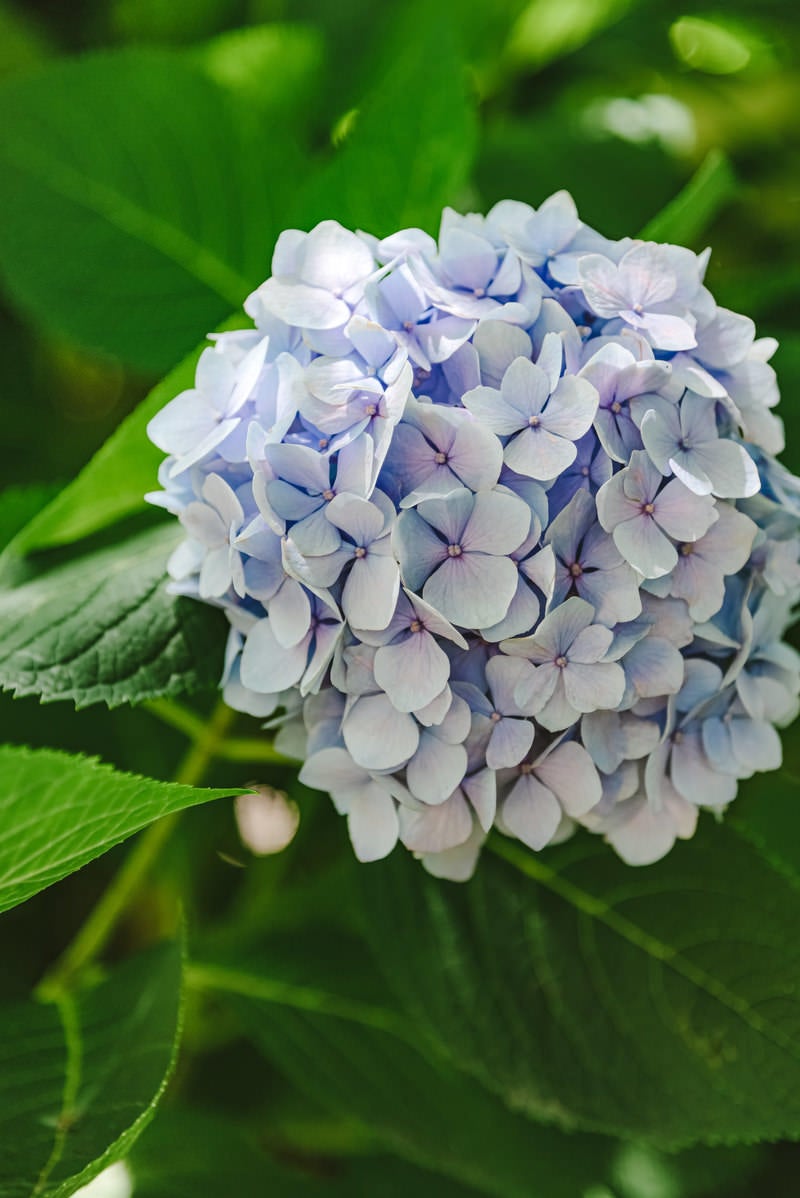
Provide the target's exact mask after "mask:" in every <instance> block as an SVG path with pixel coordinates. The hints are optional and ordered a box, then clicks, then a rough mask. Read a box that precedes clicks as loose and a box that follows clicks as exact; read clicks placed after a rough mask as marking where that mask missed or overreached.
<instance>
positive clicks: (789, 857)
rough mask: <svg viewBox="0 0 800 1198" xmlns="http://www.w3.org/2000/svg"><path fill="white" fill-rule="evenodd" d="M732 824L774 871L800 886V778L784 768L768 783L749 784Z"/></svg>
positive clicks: (743, 788) (732, 818) (744, 787)
mask: <svg viewBox="0 0 800 1198" xmlns="http://www.w3.org/2000/svg"><path fill="white" fill-rule="evenodd" d="M788 747H789V746H788V745H787V748H788ZM729 822H730V824H731V827H733V828H734V829H735V830H736V831H737V832H738V833H739V835H740V836H742V837H744V839H745V840H747V841H748V842H749V843H750V844H752V845H754V846H755V848H756V849H757V850H758V851H759V853H760V854H761V855H762V856H763V857H764V858H765V859H766V860H767V861H769V863H770V865H772V866H773V868H774V869H776V870H778V871H779V872H780V873H782V874H784V876H785V877H786V878H787V879H789V881H791V882H792V883H793V884H794V885H795V886H800V778H797V777H796V776H795V775H793V774H790V773H789V772H788V771H787V770H785V769H783V770H780V771H779V772H778V773H775V774H771V775H770V777H769V780H768V781H765V780H764V779H761V778H759V779H757V780H753V781H751V782H746V783H745V784H744V785H743V787H742V794H741V795H740V796H739V797H738V798H737V800H736V806H735V807H734V808H733V810H732V811H731V814H730V816H729Z"/></svg>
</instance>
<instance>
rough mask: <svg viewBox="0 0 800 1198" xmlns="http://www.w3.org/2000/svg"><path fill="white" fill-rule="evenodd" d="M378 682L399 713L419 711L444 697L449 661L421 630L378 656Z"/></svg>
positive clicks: (380, 652)
mask: <svg viewBox="0 0 800 1198" xmlns="http://www.w3.org/2000/svg"><path fill="white" fill-rule="evenodd" d="M374 669H375V681H376V682H377V684H378V686H379V687H380V688H381V690H383V691H385V692H386V694H387V695H388V696H389V698H390V699H391V701H392V703H393V704H394V705H395V707H396V708H397V709H398V711H416V710H417V709H418V708H422V707H426V706H427V704H428V703H431V702H433V700H434V699H435V698H436V696H437V695H440V694H441V693H442V690H443V688H444V687H445V685H446V683H447V680H448V678H449V676H450V661H449V659H448V657H447V654H446V653H445V652H444V650H443V649H441V648H440V646H439V645H438V644H437V643H436V640H435V639H434V637H432V636H431V635H430V633H429V632H426V631H425V630H424V629H422V630H421V631H420V632H417V633H412V634H411V635H410V636H409V637H407V638H406V639H404V640H402V641H399V642H398V643H397V644H395V645H384V646H383V647H382V648H380V649H378V651H377V653H376V654H375V663H374Z"/></svg>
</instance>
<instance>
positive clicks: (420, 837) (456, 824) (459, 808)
mask: <svg viewBox="0 0 800 1198" xmlns="http://www.w3.org/2000/svg"><path fill="white" fill-rule="evenodd" d="M399 814H400V839H401V840H402V842H403V844H404V845H405V846H406V848H407V849H411V851H412V852H415V853H441V852H444V851H445V850H447V849H453V848H455V847H456V846H457V845H461V844H464V842H465V841H466V840H467V839H468V838H469V836H470V834H471V832H472V813H471V812H470V809H469V807H468V805H467V800H466V799H465V798H464V795H463V794H462V793H461V791H460V790H456V791H454V792H453V794H452V795H450V797H449V798H448V799H447V800H446V802H444V803H439V804H437V805H436V806H433V807H431V806H426V807H423V808H422V809H421V810H420V811H412V810H410V809H409V808H407V807H401V808H400V813H399Z"/></svg>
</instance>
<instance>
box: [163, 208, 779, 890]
mask: <svg viewBox="0 0 800 1198" xmlns="http://www.w3.org/2000/svg"><path fill="white" fill-rule="evenodd" d="M708 259H709V254H708V252H705V253H703V254H701V255H699V256H698V255H696V254H694V253H693V252H691V251H690V250H688V249H684V248H683V247H680V246H674V245H659V244H655V243H652V242H644V241H641V240H635V239H630V238H625V239H622V240H620V241H616V242H615V241H610V240H608V239H606V238H604V237H603V236H602V235H601V234H600V233H598V232H596V231H595V230H593V229H591V228H589V227H588V226H587V225H585V224H584V223H582V222H581V220H580V218H579V216H578V213H577V210H576V208H575V204H574V202H573V201H572V198H571V197H570V196H569V195H568V194H567V193H566V192H558V193H557V194H556V195H554V196H551V197H550V198H549V199H547V200H545V201H544V203H543V204H542V205H541V206H540V207H539V208H538V209H536V208H533V207H531V206H530V205H528V204H523V203H518V202H516V201H511V200H506V201H502V202H501V203H499V204H496V205H495V206H494V208H492V210H491V211H490V212H489V213H488V215H486V216H481V215H477V214H469V215H466V216H462V215H460V214H458V213H456V212H454V211H452V210H450V209H446V210H445V212H444V214H443V217H442V223H441V229H440V233H439V237H438V240H435V239H434V238H432V237H431V236H430V235H429V234H427V233H425V232H423V231H422V230H419V229H405V230H401V231H399V232H397V233H394V234H392V235H391V236H389V237H385V238H383V239H378V238H375V237H372V236H370V235H369V234H366V233H360V232H351V231H349V230H346V229H344V228H342V227H341V226H340V225H338V224H337V223H336V222H335V221H323V222H322V223H321V224H319V225H317V226H316V228H314V229H312V230H311V231H310V232H303V231H301V230H297V229H291V230H287V231H286V232H284V233H282V234H281V236H280V238H279V239H278V243H277V245H276V248H275V254H274V258H273V262H272V274H271V276H270V278H268V279H267V280H266V281H265V282H264V283H263V284H262V285H261V286H260V287H259V288H258V289H257V290H256V291H255V292H254V293H253V294H252V295H251V296H250V297H249V299H248V300H247V302H246V304H245V309H246V312H247V313H248V315H249V316H250V317H251V318H252V322H253V327H252V328H249V329H245V330H240V331H236V332H228V333H224V334H218V335H215V336H214V337H213V339H212V340H213V344H212V346H211V347H209V348H207V349H205V350H204V351H203V353H202V355H201V356H200V359H199V362H198V366H197V374H196V379H195V385H194V387H193V388H191V389H190V390H188V391H185V392H183V393H182V394H180V395H178V396H177V397H176V398H175V399H173V400H172V401H171V402H170V403H169V404H167V405H166V407H165V408H164V409H163V410H162V411H161V412H159V413H158V415H156V416H155V417H154V418H153V420H152V421H151V423H150V426H149V433H150V436H151V439H152V440H153V441H154V442H155V444H156V445H157V446H158V447H159V448H161V449H162V450H163V451H164V452H165V454H167V455H168V456H167V457H166V459H165V461H164V462H163V464H162V467H161V469H160V471H159V482H160V484H161V487H162V490H161V491H158V492H155V493H154V494H152V495H151V496H149V497H148V498H150V499H151V500H152V501H153V502H154V503H157V504H159V505H160V506H162V507H164V508H166V509H167V510H168V511H169V512H171V513H172V514H173V515H175V516H177V517H178V519H179V521H180V523H181V525H182V528H183V531H184V533H185V538H184V540H182V541H181V543H180V544H179V545H178V546H177V548H176V550H175V551H174V553H173V554H172V556H171V558H170V561H169V566H168V569H169V573H170V575H171V578H172V582H171V586H172V587H173V589H174V590H176V591H179V592H180V593H182V594H187V595H192V596H195V597H196V598H198V599H200V600H202V601H204V602H207V603H213V604H216V605H217V606H219V607H220V608H222V610H223V611H224V612H225V613H226V616H227V618H228V621H229V624H230V632H229V637H228V644H227V650H226V655H225V670H224V676H223V679H222V685H223V688H224V696H225V699H226V701H227V702H228V703H229V704H230V705H231V706H232V707H234V708H236V709H237V710H241V711H244V712H247V713H249V714H250V715H253V716H255V717H257V718H261V719H267V717H269V725H268V726H269V727H270V728H272V729H275V728H276V727H277V728H279V731H278V733H277V736H276V744H277V745H278V747H279V748H280V749H281V750H282V751H284V752H287V753H291V754H293V755H295V756H297V757H298V758H302V759H303V760H304V764H303V767H302V770H301V774H300V776H301V779H302V781H303V782H305V783H306V784H307V785H309V786H312V787H316V788H318V789H321V790H325V791H328V792H329V793H330V795H331V797H332V799H333V802H334V805H335V807H336V809H337V810H338V811H339V812H340V813H341V814H342V815H344V816H345V817H346V819H347V824H348V828H349V832H350V838H351V840H352V843H353V847H354V850H355V852H356V854H357V856H358V857H359V858H360V859H361V860H362V861H374V860H377V859H379V858H381V857H384V856H386V855H387V854H388V853H390V852H392V851H393V850H394V849H395V846H396V845H397V844H398V842H399V843H400V845H402V846H404V848H405V849H406V850H408V851H410V852H412V853H413V854H415V855H416V856H417V857H418V858H419V859H420V860H421V862H422V864H423V866H424V867H425V868H426V869H427V870H428V871H429V872H431V873H432V874H434V875H435V876H437V877H445V878H450V879H454V880H460V881H461V880H465V879H466V878H468V877H469V876H470V875H471V874H472V872H473V870H474V869H475V867H476V863H477V861H478V859H479V856H480V852H481V847H482V845H483V843H484V841H485V840H486V837H487V836H488V835H490V834H494V833H499V834H501V835H504V836H511V837H516V838H517V839H519V840H520V841H522V842H523V843H524V844H526V845H527V846H528V847H529V848H530V849H531V850H533V851H536V852H539V851H541V850H542V849H544V848H545V847H546V846H547V845H548V844H553V843H556V842H558V841H560V840H563V839H564V838H565V837H567V836H570V835H571V834H573V833H574V832H575V831H576V829H578V828H579V827H581V828H583V829H585V830H587V831H588V832H590V833H594V834H598V835H601V836H603V837H605V838H606V840H607V841H608V842H609V843H610V844H611V845H612V846H613V848H614V849H615V850H616V852H617V853H618V854H619V855H620V857H622V859H623V860H624V861H626V862H628V863H630V864H631V865H644V864H648V863H650V862H653V861H656V860H658V859H659V858H660V857H662V856H663V855H664V854H665V853H667V852H668V851H669V850H670V849H671V848H672V846H673V845H674V843H675V841H676V840H678V839H685V838H688V837H690V836H692V835H693V833H694V830H695V827H696V825H697V821H698V813H699V811H700V810H701V809H703V808H708V809H709V810H711V811H713V812H714V813H716V814H717V815H718V814H719V813H720V812H721V811H723V810H724V809H725V808H726V807H727V806H728V804H729V803H730V802H731V801H732V800H733V799H734V798H735V796H736V794H737V790H738V785H739V781H740V780H741V779H743V778H747V777H750V776H751V775H752V774H753V773H754V772H755V771H758V770H770V769H774V768H776V766H777V765H778V764H779V763H780V759H781V746H780V739H779V736H778V732H777V731H776V729H777V728H779V727H783V726H785V725H786V724H787V723H789V722H790V721H791V720H792V719H793V718H794V717H795V716H796V714H797V712H798V709H799V708H800V699H799V696H800V657H799V656H798V654H797V653H796V652H795V651H794V649H792V648H791V647H790V646H789V645H788V644H787V643H786V642H785V640H784V635H785V632H786V629H787V628H788V626H789V624H790V623H791V620H792V612H793V606H794V603H795V600H796V598H797V596H798V594H800V560H799V559H800V536H798V523H799V522H800V480H798V479H795V478H794V477H793V476H792V475H791V474H790V473H789V472H788V471H787V470H786V468H785V467H783V466H782V465H781V464H780V463H779V462H777V461H776V459H775V457H774V455H775V454H776V453H778V452H780V451H781V449H782V448H783V429H782V424H781V421H780V418H779V417H778V416H777V415H776V414H775V412H774V411H773V409H774V408H775V406H776V404H777V402H778V389H777V384H776V380H775V372H774V371H773V369H772V367H771V366H770V365H769V359H770V358H771V356H772V354H773V353H774V350H775V348H776V345H775V342H774V341H773V340H772V339H770V338H762V339H760V340H758V339H757V338H756V332H755V327H754V325H753V323H752V321H750V320H749V319H748V318H747V317H744V316H740V315H738V314H737V313H734V312H730V311H728V310H727V309H725V308H721V307H718V306H717V304H716V303H715V301H714V298H713V296H712V295H711V293H710V291H709V290H708V289H707V288H706V286H705V283H704V278H705V272H706V268H707V265H708Z"/></svg>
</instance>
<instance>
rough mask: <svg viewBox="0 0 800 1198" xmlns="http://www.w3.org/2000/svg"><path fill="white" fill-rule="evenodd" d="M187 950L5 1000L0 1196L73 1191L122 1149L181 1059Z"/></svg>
mask: <svg viewBox="0 0 800 1198" xmlns="http://www.w3.org/2000/svg"><path fill="white" fill-rule="evenodd" d="M180 1007H181V950H180V946H179V945H178V944H174V943H171V944H167V945H164V946H161V947H159V948H157V949H153V950H151V951H150V952H149V953H147V954H145V955H144V956H142V957H140V958H137V959H134V960H131V961H129V962H127V963H126V964H125V965H123V966H121V967H120V968H119V969H117V970H116V971H115V972H114V973H113V974H112V975H111V977H110V978H109V979H108V980H107V981H105V982H103V983H102V984H101V985H99V986H97V987H96V988H94V989H92V990H88V991H84V992H81V993H78V994H75V995H72V994H68V995H63V996H61V997H60V998H59V999H58V1000H57V1001H54V1002H51V1003H50V1002H49V1003H40V1002H26V1003H21V1004H16V1005H14V1006H7V1007H4V1008H2V1009H0V1026H2V1029H3V1035H2V1042H1V1043H0V1066H1V1067H0V1143H2V1146H3V1150H2V1152H0V1198H67V1196H68V1195H69V1194H73V1193H74V1192H75V1190H76V1189H78V1187H79V1186H82V1185H85V1184H86V1183H87V1182H88V1181H90V1180H91V1178H92V1177H94V1176H96V1174H97V1173H99V1172H100V1171H101V1170H102V1169H103V1168H105V1166H106V1165H108V1164H109V1163H111V1162H112V1161H114V1160H117V1159H119V1158H120V1157H121V1156H122V1155H123V1154H124V1153H125V1152H126V1151H127V1149H128V1147H129V1146H130V1145H131V1144H132V1143H133V1141H134V1140H135V1139H136V1137H137V1136H138V1135H139V1133H140V1132H141V1131H142V1130H143V1128H144V1127H145V1126H146V1124H147V1122H148V1121H149V1119H150V1118H151V1116H152V1114H153V1112H154V1110H155V1108H156V1105H157V1103H158V1100H159V1098H160V1097H161V1094H162V1092H163V1090H164V1087H165V1085H166V1083H167V1080H168V1078H169V1075H170V1073H171V1072H172V1067H173V1064H174V1059H175V1053H176V1048H177V1041H178V1034H179V1028H180Z"/></svg>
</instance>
